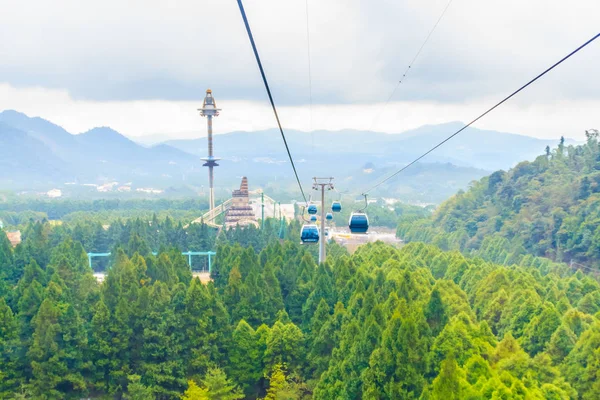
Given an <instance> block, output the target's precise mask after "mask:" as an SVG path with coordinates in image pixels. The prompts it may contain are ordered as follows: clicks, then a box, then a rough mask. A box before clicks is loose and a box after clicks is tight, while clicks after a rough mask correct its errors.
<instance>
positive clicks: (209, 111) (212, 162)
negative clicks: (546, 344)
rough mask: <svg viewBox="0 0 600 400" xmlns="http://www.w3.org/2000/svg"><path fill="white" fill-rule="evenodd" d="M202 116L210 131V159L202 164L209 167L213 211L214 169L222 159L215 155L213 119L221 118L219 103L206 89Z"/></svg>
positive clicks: (210, 205) (203, 159) (211, 207)
mask: <svg viewBox="0 0 600 400" xmlns="http://www.w3.org/2000/svg"><path fill="white" fill-rule="evenodd" d="M198 111H200V115H201V116H203V117H206V126H207V129H208V157H206V158H202V159H201V160H202V161H206V162H205V163H204V164H202V166H203V167H208V186H209V203H210V204H209V207H210V209H211V210H212V209H213V208H215V187H214V180H215V177H214V173H213V168H214V167H218V166H219V164H217V161H219V160H220V158H216V157H214V155H213V137H212V119H213V117H218V116H219V111H221V109H220V108H217V103H216V102H215V99H214V98H213V96H212V90H210V89H206V97H205V98H204V103H202V108H199V109H198Z"/></svg>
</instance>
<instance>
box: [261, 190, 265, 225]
mask: <svg viewBox="0 0 600 400" xmlns="http://www.w3.org/2000/svg"><path fill="white" fill-rule="evenodd" d="M260 202H261V209H262V212H261V225H262V226H261V229H265V192H261V193H260Z"/></svg>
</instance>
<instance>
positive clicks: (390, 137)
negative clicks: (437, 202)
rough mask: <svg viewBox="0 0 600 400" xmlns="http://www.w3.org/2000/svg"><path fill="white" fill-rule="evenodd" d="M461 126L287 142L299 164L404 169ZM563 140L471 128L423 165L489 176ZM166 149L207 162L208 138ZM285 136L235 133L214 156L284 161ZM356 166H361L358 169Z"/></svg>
mask: <svg viewBox="0 0 600 400" xmlns="http://www.w3.org/2000/svg"><path fill="white" fill-rule="evenodd" d="M463 126H464V124H463V123H462V122H449V123H446V124H440V125H425V126H422V127H420V128H417V129H414V130H410V131H406V132H404V133H401V134H388V133H380V132H369V131H356V130H341V131H334V132H332V131H314V132H313V133H307V132H301V131H295V130H289V129H288V130H286V138H287V141H288V144H289V145H290V148H291V149H292V153H293V156H294V158H297V159H306V160H312V161H316V160H322V161H327V158H328V157H330V159H331V158H332V159H334V161H335V162H336V163H337V162H338V161H343V160H339V159H338V158H339V157H343V158H344V159H345V160H347V161H350V162H353V161H354V160H358V161H359V164H361V165H362V163H364V162H369V161H370V162H375V163H377V164H378V165H381V166H383V165H387V166H390V165H394V166H395V165H403V164H406V163H408V162H410V161H411V160H413V159H414V158H416V157H417V156H419V155H420V154H422V153H423V152H425V151H427V150H428V149H430V148H431V147H432V146H433V145H434V144H436V143H438V142H440V141H442V140H443V139H444V138H446V137H447V136H449V135H450V134H452V133H454V132H455V131H457V130H458V129H460V128H462V127H463ZM558 141H559V139H558V138H556V140H552V139H551V140H548V139H537V138H533V137H530V136H524V135H517V134H513V133H505V132H497V131H488V130H481V129H477V128H467V129H465V130H464V131H463V132H462V133H461V134H460V135H459V136H457V137H456V138H454V139H452V140H450V141H449V142H447V143H446V144H444V145H443V146H442V147H440V148H439V149H437V150H436V151H435V152H434V153H432V154H431V155H429V156H428V157H427V159H426V160H424V162H428V163H436V162H441V163H451V164H454V165H457V166H465V167H473V168H480V169H485V170H497V169H507V168H510V167H512V166H514V165H515V164H516V163H518V162H520V161H523V160H531V159H533V158H535V157H536V156H538V155H540V154H542V153H543V152H544V148H545V147H546V146H547V145H549V146H550V147H556V145H557V144H558ZM165 143H166V144H168V145H170V146H173V147H175V148H178V149H180V150H182V151H186V152H189V153H191V154H195V155H197V156H202V157H204V156H206V148H207V144H206V138H199V139H192V140H171V141H167V142H165ZM282 146H283V144H282V141H281V135H280V133H279V131H278V130H275V129H269V130H264V131H257V132H231V133H227V134H222V135H218V136H216V137H215V151H216V152H217V154H218V152H219V150H221V149H227V154H229V155H232V156H234V157H237V158H255V157H257V156H263V157H264V156H275V155H283V153H282ZM355 165H356V164H355Z"/></svg>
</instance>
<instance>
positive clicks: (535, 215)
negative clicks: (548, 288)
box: [398, 131, 600, 268]
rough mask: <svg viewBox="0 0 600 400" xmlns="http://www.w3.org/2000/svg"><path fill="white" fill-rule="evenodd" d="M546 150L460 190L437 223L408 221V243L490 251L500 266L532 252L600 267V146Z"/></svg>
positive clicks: (403, 233) (591, 137)
mask: <svg viewBox="0 0 600 400" xmlns="http://www.w3.org/2000/svg"><path fill="white" fill-rule="evenodd" d="M587 137H588V140H587V143H586V144H584V145H580V146H565V145H564V143H563V142H561V143H560V144H559V145H558V147H557V148H556V149H553V150H550V149H549V148H547V149H546V154H544V155H542V156H539V157H537V159H536V160H535V161H533V162H526V161H525V162H522V163H520V164H518V165H517V166H515V167H514V168H512V169H510V170H509V171H508V172H505V171H497V172H494V173H493V174H491V175H490V176H488V177H485V178H483V179H481V180H480V181H478V182H476V183H475V184H473V185H472V187H471V188H470V189H469V190H468V191H466V192H462V191H461V192H459V193H458V194H457V195H455V196H453V197H452V198H450V199H449V200H447V201H446V202H445V203H443V204H442V205H441V206H440V207H439V208H438V210H437V211H436V212H435V214H434V215H433V217H432V218H429V219H422V220H418V221H414V220H413V221H408V220H407V221H404V222H401V223H400V225H399V228H398V235H399V236H400V237H402V238H403V239H404V240H406V241H425V242H430V243H435V244H436V245H438V246H440V247H441V248H444V249H459V250H462V251H476V252H483V253H485V254H487V255H489V256H490V257H491V259H492V260H494V261H496V262H501V263H504V262H508V263H510V262H516V261H518V260H519V258H520V257H521V256H522V255H524V254H532V255H536V256H544V257H549V258H551V259H553V260H557V261H565V262H575V263H578V264H581V265H582V266H583V267H582V268H585V267H588V268H589V267H594V268H599V267H600V147H599V144H598V133H597V132H591V131H588V133H587Z"/></svg>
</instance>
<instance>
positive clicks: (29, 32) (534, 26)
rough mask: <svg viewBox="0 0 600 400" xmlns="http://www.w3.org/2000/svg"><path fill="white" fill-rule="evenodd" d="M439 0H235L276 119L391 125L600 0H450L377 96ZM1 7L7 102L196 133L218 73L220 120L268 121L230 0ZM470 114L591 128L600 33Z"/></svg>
mask: <svg viewBox="0 0 600 400" xmlns="http://www.w3.org/2000/svg"><path fill="white" fill-rule="evenodd" d="M447 4H448V1H447V0H405V1H398V0H390V1H383V0H381V1H376V2H374V1H367V0H319V1H317V0H246V1H244V5H245V8H246V13H247V15H248V18H249V21H250V25H251V27H252V30H253V33H254V37H255V40H256V43H257V46H258V49H259V52H260V55H261V58H262V61H263V65H264V67H265V70H266V74H267V77H268V79H269V82H270V85H271V88H272V91H273V96H274V98H275V101H276V104H277V106H278V109H279V112H280V117H281V121H282V123H283V125H284V127H286V128H293V129H298V130H305V131H309V130H316V129H329V130H338V129H347V128H352V129H361V130H369V129H370V130H376V131H382V132H388V133H400V132H402V131H405V130H408V129H413V128H416V127H419V126H421V125H425V124H437V123H443V122H448V121H463V122H468V121H470V120H472V119H473V118H475V117H476V116H477V115H479V114H481V113H482V112H483V111H485V110H486V109H487V108H489V107H490V106H492V105H493V104H495V103H496V102H497V101H499V100H500V99H502V98H503V97H505V96H506V95H508V94H509V93H510V92H512V91H513V90H515V89H517V88H518V87H519V86H521V85H522V84H524V83H525V82H526V81H528V80H529V79H531V78H533V77H534V76H535V75H537V74H538V73H540V72H542V71H543V70H544V69H546V68H547V67H548V66H550V65H551V64H553V63H554V62H556V61H558V60H559V59H560V58H562V57H563V56H565V55H566V54H568V53H569V52H571V51H572V50H573V49H575V48H576V47H578V46H579V45H581V44H582V43H584V42H585V41H587V40H588V39H590V38H591V37H593V36H594V35H596V34H597V33H598V31H599V27H598V21H597V16H598V15H600V2H598V1H597V0H572V1H570V2H564V1H558V0H528V1H526V2H524V1H522V0H502V1H500V0H489V1H480V0H479V1H478V0H453V1H452V3H451V4H450V6H449V8H448V10H447V12H446V14H445V16H444V18H443V19H442V20H441V21H440V23H439V25H438V27H437V29H436V30H435V32H434V33H433V34H432V35H431V37H430V39H429V41H428V43H427V44H426V46H425V47H424V48H423V50H422V52H421V53H420V55H419V57H418V58H417V59H416V61H415V62H414V64H413V65H412V67H411V69H410V70H409V73H408V74H407V76H406V78H405V79H404V81H403V83H402V84H401V85H400V86H399V88H398V90H397V91H396V92H395V93H394V96H392V98H391V100H390V102H389V104H387V105H386V100H387V99H388V98H389V96H390V94H391V93H392V91H393V89H394V87H395V86H396V85H397V82H398V80H399V79H400V78H401V77H402V74H403V73H404V72H405V70H406V69H407V66H408V65H409V64H410V63H411V61H412V60H413V59H414V57H415V54H416V53H417V51H418V50H419V48H420V47H421V45H422V43H423V41H424V40H425V38H426V37H427V35H428V33H429V32H430V30H431V28H432V27H433V25H434V24H435V22H436V21H437V19H438V18H439V16H440V14H441V12H442V10H443V9H444V8H445V7H446V5H447ZM0 9H1V10H2V14H0V110H3V109H15V110H18V111H21V112H24V113H26V114H28V115H30V116H41V117H42V118H45V119H48V120H50V121H52V122H55V123H57V124H59V125H61V126H63V127H64V128H65V129H67V130H68V131H70V132H72V133H81V132H84V131H86V130H88V129H91V128H93V127H95V126H110V127H112V128H113V129H116V130H118V131H119V132H121V133H123V134H126V135H128V136H130V137H134V138H139V139H140V140H151V139H152V138H155V139H156V140H158V139H159V138H160V139H167V138H171V139H175V138H194V137H200V136H205V121H203V119H202V118H201V117H200V116H199V115H198V112H197V108H199V107H201V105H202V99H203V97H204V92H205V90H206V89H207V88H211V89H212V90H213V94H214V96H215V98H216V101H217V105H218V106H219V107H220V108H222V109H223V111H222V113H221V115H220V116H219V117H218V119H217V120H216V121H215V122H214V129H215V133H217V134H218V133H224V132H230V131H235V130H245V131H253V130H260V129H266V128H272V127H275V126H276V125H275V119H274V117H273V113H272V111H271V109H270V106H269V104H268V99H267V96H266V93H265V90H264V87H263V85H262V81H261V78H260V74H259V71H258V68H257V66H256V62H255V60H254V56H253V53H252V50H251V47H250V44H249V41H248V38H247V36H246V32H245V29H244V25H243V22H242V19H241V17H240V13H239V10H238V7H237V2H236V1H234V0H218V1H215V0H210V1H208V0H194V1H187V0H186V1H171V2H165V1H154V0H145V1H128V2H123V1H113V0H104V1H102V2H94V3H93V4H92V3H90V2H81V1H67V0H55V1H53V2H44V1H22V2H17V1H14V0H0ZM307 9H308V18H307ZM307 28H308V38H309V39H310V40H307V39H308V38H307ZM309 45H310V52H309V51H308V48H309ZM309 53H310V58H309V57H308V54H309ZM309 59H310V76H311V79H310V80H309ZM311 93H312V96H311ZM311 99H312V102H311ZM311 103H312V106H311ZM475 126H476V127H479V128H483V129H493V130H500V131H506V132H513V133H520V134H525V135H530V136H535V137H541V138H554V137H558V136H561V135H564V136H567V137H571V138H575V139H581V138H583V136H584V131H585V129H590V128H600V39H599V40H597V41H596V42H594V43H592V44H591V45H589V46H588V47H587V48H585V49H584V50H582V51H581V52H580V53H578V54H577V55H575V56H574V57H573V58H571V59H570V60H568V61H566V62H565V63H564V64H563V65H561V66H560V67H558V68H557V69H556V70H555V71H552V72H551V73H550V74H549V75H547V76H546V77H544V78H543V79H542V80H540V81H539V82H536V83H535V84H534V85H533V86H532V87H530V88H529V89H527V91H525V92H523V93H522V94H519V95H518V96H517V97H516V98H514V99H512V100H510V102H509V103H507V104H505V105H503V106H501V107H500V108H498V109H497V110H496V111H494V112H493V113H492V114H490V115H489V116H487V117H485V118H484V119H483V120H481V121H480V122H478V123H477V124H476V125H475ZM449 133H451V132H449Z"/></svg>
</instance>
